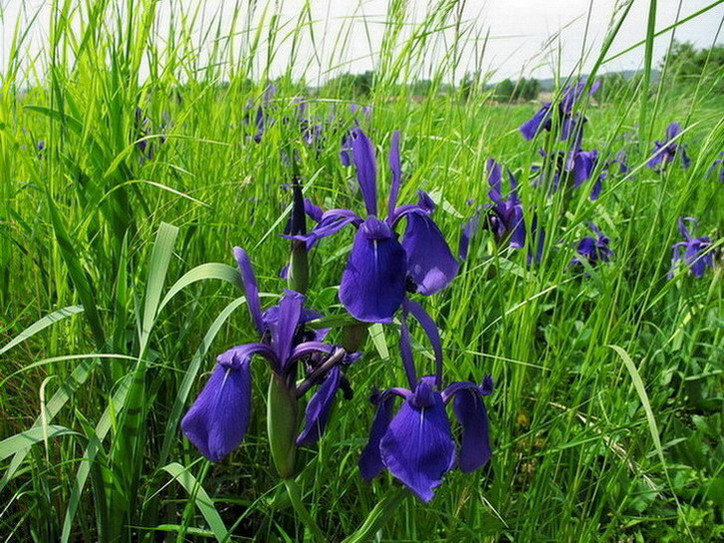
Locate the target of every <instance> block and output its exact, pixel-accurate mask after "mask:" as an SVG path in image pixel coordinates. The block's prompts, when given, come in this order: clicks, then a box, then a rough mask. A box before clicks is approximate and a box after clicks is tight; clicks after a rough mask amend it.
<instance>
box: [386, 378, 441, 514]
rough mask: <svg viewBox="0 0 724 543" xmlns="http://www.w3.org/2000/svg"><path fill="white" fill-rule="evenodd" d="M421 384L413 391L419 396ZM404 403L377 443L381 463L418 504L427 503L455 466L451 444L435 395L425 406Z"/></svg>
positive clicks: (409, 402) (438, 398)
mask: <svg viewBox="0 0 724 543" xmlns="http://www.w3.org/2000/svg"><path fill="white" fill-rule="evenodd" d="M422 386H425V385H424V384H423V383H422V382H421V384H420V385H419V386H418V390H417V391H416V392H415V396H417V395H418V394H419V393H420V390H419V389H420V387H422ZM414 404H415V397H413V398H412V399H410V400H407V401H405V403H404V404H403V405H402V407H401V408H400V411H399V412H398V413H397V415H396V416H395V417H394V418H393V419H392V421H391V422H390V425H389V427H388V429H387V432H386V433H385V435H384V437H383V438H382V440H381V441H380V453H381V455H382V461H383V463H384V465H385V466H386V467H387V469H389V470H390V473H392V475H394V476H395V477H396V478H397V479H398V480H399V481H400V482H402V483H403V484H404V485H405V486H407V487H408V488H409V489H410V490H411V491H412V492H413V493H415V494H416V495H417V496H418V497H419V498H420V499H421V500H422V501H424V502H429V501H430V500H431V499H432V498H433V497H434V496H435V493H434V491H433V489H435V488H436V487H438V486H440V484H441V483H442V479H443V477H444V475H445V474H446V473H447V472H448V471H450V469H451V468H452V467H453V465H454V463H455V442H454V441H453V437H452V432H451V431H450V421H449V420H448V418H447V414H446V413H445V406H444V404H443V402H442V397H441V396H440V394H439V393H437V392H434V393H432V395H431V403H430V405H427V406H416V405H414Z"/></svg>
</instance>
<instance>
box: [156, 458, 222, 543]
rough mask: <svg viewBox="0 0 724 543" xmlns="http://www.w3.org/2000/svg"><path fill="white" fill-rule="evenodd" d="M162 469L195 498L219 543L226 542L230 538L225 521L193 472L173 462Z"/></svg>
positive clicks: (195, 502)
mask: <svg viewBox="0 0 724 543" xmlns="http://www.w3.org/2000/svg"><path fill="white" fill-rule="evenodd" d="M162 469H163V470H164V471H165V472H166V473H168V474H169V475H171V477H173V478H174V479H175V480H176V481H178V483H179V484H180V485H181V486H182V487H184V489H185V490H186V492H188V494H189V496H193V501H194V504H195V505H196V507H197V508H198V510H199V512H200V513H201V514H202V515H203V517H204V519H205V520H206V522H207V523H208V525H209V528H210V529H211V531H212V532H213V534H214V537H216V540H217V541H219V542H223V541H225V540H226V539H227V537H228V530H227V529H226V526H225V525H224V521H223V520H221V516H220V515H219V512H218V511H217V510H216V507H215V506H214V502H212V501H211V498H210V497H209V495H208V494H207V493H206V490H204V487H202V486H201V484H200V483H199V482H198V481H197V480H196V478H195V477H194V476H193V475H192V474H191V472H190V471H189V470H188V469H187V468H185V467H183V466H182V465H181V464H179V463H178V462H172V463H170V464H169V465H167V466H164V467H163V468H162Z"/></svg>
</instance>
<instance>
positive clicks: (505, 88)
mask: <svg viewBox="0 0 724 543" xmlns="http://www.w3.org/2000/svg"><path fill="white" fill-rule="evenodd" d="M514 90H515V85H513V82H512V81H511V80H510V79H504V80H503V81H501V82H500V83H498V86H497V87H495V99H496V100H498V101H499V102H508V101H509V100H511V99H512V98H513V92H514Z"/></svg>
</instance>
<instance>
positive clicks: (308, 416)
mask: <svg viewBox="0 0 724 543" xmlns="http://www.w3.org/2000/svg"><path fill="white" fill-rule="evenodd" d="M341 380H342V370H341V369H340V368H339V366H335V367H333V368H332V369H331V370H329V373H327V377H326V379H325V380H324V381H323V382H322V384H321V385H320V386H319V387H318V388H317V391H316V392H315V393H314V396H312V399H311V400H309V403H308V404H307V408H306V410H305V414H304V417H305V421H306V422H305V425H304V430H302V433H301V434H299V436H298V437H297V445H313V444H314V443H316V442H317V441H319V438H320V437H321V435H322V434H323V433H324V430H325V428H326V427H327V423H328V422H329V414H330V412H331V410H332V405H333V404H334V398H335V395H336V394H337V390H339V385H340V382H341Z"/></svg>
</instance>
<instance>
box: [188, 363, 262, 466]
mask: <svg viewBox="0 0 724 543" xmlns="http://www.w3.org/2000/svg"><path fill="white" fill-rule="evenodd" d="M249 366H250V359H248V358H247V359H246V360H244V361H242V363H240V364H239V365H238V368H236V369H234V368H231V367H225V366H223V365H221V364H218V365H217V366H216V368H215V369H214V371H213V373H212V374H211V378H210V379H209V380H208V382H207V383H206V385H205V386H204V388H203V390H202V391H201V394H199V396H198V398H196V401H195V402H194V403H193V405H192V406H191V408H190V409H189V410H188V412H187V413H186V415H185V416H184V418H183V420H182V421H181V429H182V430H183V433H184V435H185V436H186V437H187V438H188V439H189V441H191V443H193V444H194V445H195V446H196V448H197V449H199V451H201V454H203V455H204V456H205V457H206V458H208V459H209V460H211V461H212V462H218V461H219V460H221V459H222V458H224V457H225V456H226V455H227V454H229V453H230V452H231V451H233V450H234V449H235V448H236V447H238V446H239V444H240V443H241V441H242V440H243V439H244V435H245V434H246V430H247V428H248V426H249V418H250V415H251V372H250V368H249Z"/></svg>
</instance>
